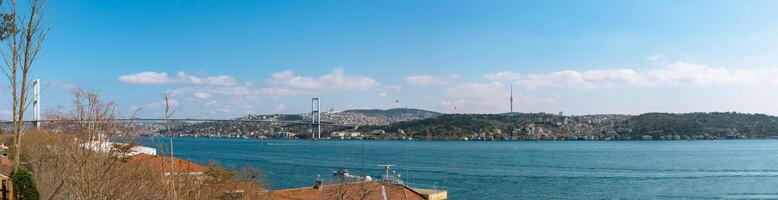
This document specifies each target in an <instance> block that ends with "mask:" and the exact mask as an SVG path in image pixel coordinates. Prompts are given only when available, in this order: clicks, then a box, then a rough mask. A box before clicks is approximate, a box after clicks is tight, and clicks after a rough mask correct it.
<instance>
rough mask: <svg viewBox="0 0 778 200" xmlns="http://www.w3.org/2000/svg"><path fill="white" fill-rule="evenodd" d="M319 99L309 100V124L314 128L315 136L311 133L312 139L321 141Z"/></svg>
mask: <svg viewBox="0 0 778 200" xmlns="http://www.w3.org/2000/svg"><path fill="white" fill-rule="evenodd" d="M319 108H320V107H319V97H314V98H313V99H311V123H312V124H313V125H314V126H315V127H316V133H317V135H313V133H311V137H313V138H314V139H321V113H320V112H319Z"/></svg>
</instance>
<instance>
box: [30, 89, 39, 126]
mask: <svg viewBox="0 0 778 200" xmlns="http://www.w3.org/2000/svg"><path fill="white" fill-rule="evenodd" d="M32 85H33V86H32V87H33V97H32V104H33V107H32V119H33V121H35V128H40V127H41V122H40V120H41V80H40V79H35V80H34V81H32Z"/></svg>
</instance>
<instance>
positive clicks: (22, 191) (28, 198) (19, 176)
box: [11, 168, 40, 200]
mask: <svg viewBox="0 0 778 200" xmlns="http://www.w3.org/2000/svg"><path fill="white" fill-rule="evenodd" d="M11 182H13V187H14V194H15V195H16V199H18V200H38V199H40V198H39V197H38V196H39V195H38V189H37V188H36V187H35V181H34V180H33V179H32V174H30V172H28V171H27V170H25V169H21V168H20V169H18V170H16V171H14V172H13V174H11Z"/></svg>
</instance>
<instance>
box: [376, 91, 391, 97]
mask: <svg viewBox="0 0 778 200" xmlns="http://www.w3.org/2000/svg"><path fill="white" fill-rule="evenodd" d="M387 96H389V95H388V94H386V92H379V93H378V97H381V98H386V97H387Z"/></svg>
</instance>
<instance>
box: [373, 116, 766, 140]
mask: <svg viewBox="0 0 778 200" xmlns="http://www.w3.org/2000/svg"><path fill="white" fill-rule="evenodd" d="M365 129H381V130H384V131H385V132H388V133H394V134H396V135H397V137H403V136H405V137H414V138H419V139H446V140H452V139H464V138H467V139H488V140H492V139H494V140H524V139H533V140H534V139H555V138H556V139H562V138H564V139H591V140H605V139H613V140H630V139H639V138H640V137H641V136H644V135H650V136H653V137H654V138H656V139H678V138H685V139H692V138H694V139H713V138H767V137H773V136H778V117H773V116H767V115H763V114H744V113H721V112H714V113H686V114H671V113H646V114H641V115H636V116H629V115H581V116H558V115H552V114H546V113H512V114H447V115H441V116H439V117H436V118H428V119H423V120H414V121H406V122H399V123H394V124H390V125H384V126H370V127H365Z"/></svg>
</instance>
